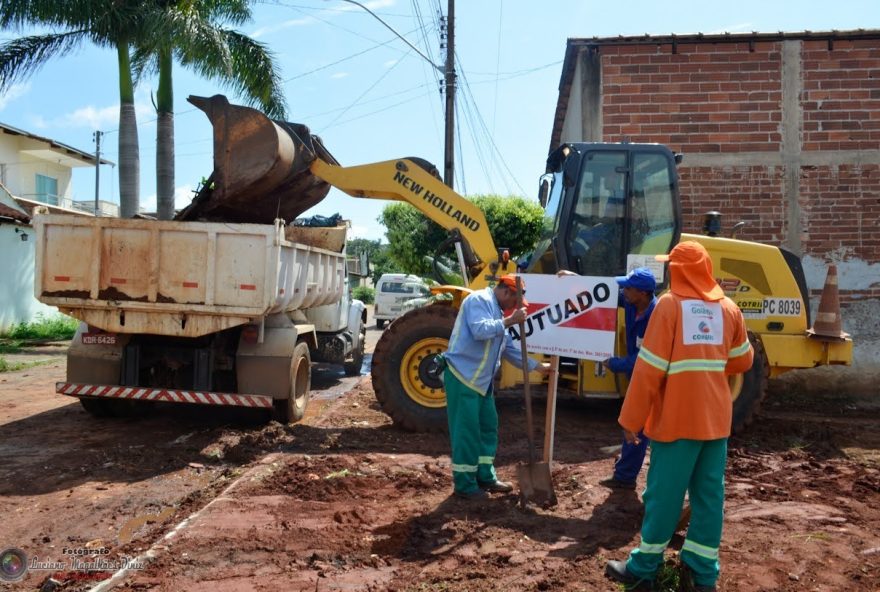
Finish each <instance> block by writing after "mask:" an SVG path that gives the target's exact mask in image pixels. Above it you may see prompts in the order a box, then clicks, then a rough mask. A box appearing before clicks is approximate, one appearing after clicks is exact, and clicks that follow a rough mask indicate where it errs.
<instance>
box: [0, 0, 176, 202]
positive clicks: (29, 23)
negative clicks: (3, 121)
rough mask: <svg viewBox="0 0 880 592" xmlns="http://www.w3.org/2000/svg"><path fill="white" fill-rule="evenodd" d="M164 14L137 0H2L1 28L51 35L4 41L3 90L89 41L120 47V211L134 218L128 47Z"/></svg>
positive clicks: (135, 160) (136, 198)
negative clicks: (31, 29)
mask: <svg viewBox="0 0 880 592" xmlns="http://www.w3.org/2000/svg"><path fill="white" fill-rule="evenodd" d="M162 18H164V15H163V14H161V12H160V11H156V10H151V9H150V5H147V6H145V5H144V4H143V3H142V2H134V1H133V0H64V1H63V2H60V1H58V0H3V2H0V27H2V28H11V29H14V30H23V29H26V28H28V27H41V28H48V29H50V30H52V31H53V32H51V33H45V34H37V35H30V36H26V37H21V38H18V39H13V40H12V41H9V42H7V43H4V44H2V45H0V92H2V91H4V90H6V89H8V88H9V87H10V86H11V85H12V84H14V83H15V82H17V81H19V80H23V79H26V78H27V77H28V76H30V75H31V74H33V73H34V72H35V71H36V70H38V69H39V68H40V67H41V66H43V65H44V64H45V63H46V62H47V61H49V60H50V59H52V58H53V57H56V56H58V57H63V56H64V55H67V54H68V53H70V52H72V51H74V50H75V49H77V48H79V47H80V46H81V45H82V44H83V43H85V42H91V43H94V44H95V45H97V46H99V47H104V48H110V49H115V50H116V55H117V65H118V74H119V196H120V202H121V203H120V205H121V215H122V216H123V217H130V216H133V215H134V214H136V213H137V212H138V206H139V202H140V194H139V192H140V160H139V159H140V155H139V148H138V133H137V118H136V116H135V109H134V81H133V78H132V71H131V62H130V54H129V50H130V48H131V47H132V46H133V45H138V44H140V43H141V42H143V41H144V35H146V34H147V33H148V32H150V31H155V30H157V29H161V28H162V26H163V25H162V24H160V23H158V22H156V21H157V20H158V19H162Z"/></svg>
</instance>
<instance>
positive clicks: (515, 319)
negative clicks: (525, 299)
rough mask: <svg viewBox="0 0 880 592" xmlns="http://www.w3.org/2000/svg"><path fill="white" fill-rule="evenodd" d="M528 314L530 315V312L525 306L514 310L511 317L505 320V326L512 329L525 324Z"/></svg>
mask: <svg viewBox="0 0 880 592" xmlns="http://www.w3.org/2000/svg"><path fill="white" fill-rule="evenodd" d="M527 314H528V311H527V310H526V307H525V306H523V307H522V308H516V309H514V311H513V312H512V313H511V314H510V316H509V317H506V318H505V319H504V326H505V327H510V326H511V325H517V324H519V323H524V322H525V320H526V316H527Z"/></svg>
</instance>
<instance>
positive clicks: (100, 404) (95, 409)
mask: <svg viewBox="0 0 880 592" xmlns="http://www.w3.org/2000/svg"><path fill="white" fill-rule="evenodd" d="M79 404H80V405H82V407H83V409H85V410H86V411H88V412H89V414H91V415H92V416H93V417H143V416H146V415H148V414H149V413H150V411H151V410H152V409H153V403H152V401H131V400H128V399H102V398H100V397H80V398H79Z"/></svg>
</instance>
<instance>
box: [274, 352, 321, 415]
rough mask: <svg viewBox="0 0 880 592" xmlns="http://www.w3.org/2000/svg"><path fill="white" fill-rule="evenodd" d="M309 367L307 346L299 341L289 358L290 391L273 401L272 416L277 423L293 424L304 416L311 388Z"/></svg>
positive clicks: (309, 360) (310, 363) (309, 356)
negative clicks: (283, 396) (285, 395)
mask: <svg viewBox="0 0 880 592" xmlns="http://www.w3.org/2000/svg"><path fill="white" fill-rule="evenodd" d="M311 365H312V358H311V355H310V354H309V346H308V344H307V343H305V342H304V341H300V342H299V343H297V344H296V347H295V348H294V349H293V355H292V356H291V358H290V389H289V391H288V393H287V397H285V398H284V399H276V400H275V401H273V404H274V411H275V413H274V415H275V419H276V420H278V422H280V423H294V422H297V421H299V420H301V419H302V418H303V416H304V415H305V414H306V406H307V405H308V404H309V390H310V389H311V386H312V374H311Z"/></svg>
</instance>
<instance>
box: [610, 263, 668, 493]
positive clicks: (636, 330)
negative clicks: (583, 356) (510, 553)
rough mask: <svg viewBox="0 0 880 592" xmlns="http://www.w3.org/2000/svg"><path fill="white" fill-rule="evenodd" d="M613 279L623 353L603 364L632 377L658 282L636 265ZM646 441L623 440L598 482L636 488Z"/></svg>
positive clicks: (641, 438)
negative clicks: (609, 473)
mask: <svg viewBox="0 0 880 592" xmlns="http://www.w3.org/2000/svg"><path fill="white" fill-rule="evenodd" d="M614 279H615V280H617V284H618V285H619V286H620V297H619V298H620V300H619V302H618V306H623V315H624V319H625V320H626V356H623V357H619V358H617V357H615V358H609V359H607V360H605V362H603V364H604V365H605V367H606V368H608V369H609V370H611V371H612V372H620V373H623V374H626V377H627V378H628V379H629V378H632V373H633V368H634V367H635V365H636V358H637V357H638V355H639V349H641V347H642V339H644V337H645V329H647V328H648V321H649V320H650V319H651V313H652V312H654V305H655V304H657V298H656V297H655V296H654V291H655V290H656V289H657V281H656V280H655V279H654V274H653V273H651V270H650V269H648V268H647V267H637V268H635V269H633V270H632V271H630V272H629V273H628V274H626V275H625V276H618V277H616V278H614ZM648 444H649V440H648V438H646V437H645V435H644V434H642V433H639V435H638V438H637V439H636V443H634V444H630V443H629V442H627V441H626V440H625V439H624V441H623V447H622V448H621V450H620V457H619V458H618V459H617V462H615V463H614V474H613V475H612V476H611V477H609V478H607V479H603V480H602V481H600V482H599V483H600V484H602V485H605V486H606V487H614V488H622V489H635V487H636V477H638V476H639V471H640V470H641V469H642V464H643V463H644V462H645V453H646V451H647V450H648Z"/></svg>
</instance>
